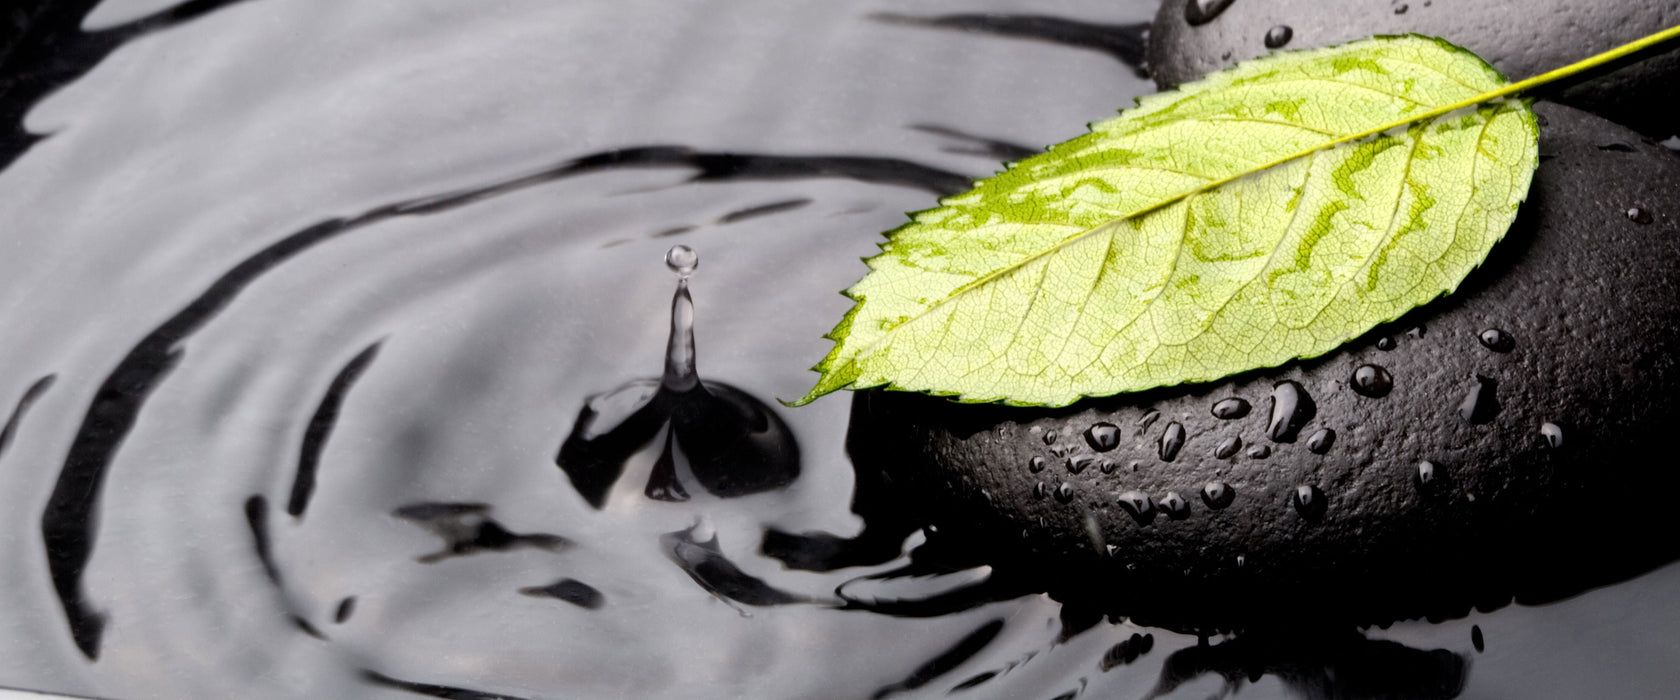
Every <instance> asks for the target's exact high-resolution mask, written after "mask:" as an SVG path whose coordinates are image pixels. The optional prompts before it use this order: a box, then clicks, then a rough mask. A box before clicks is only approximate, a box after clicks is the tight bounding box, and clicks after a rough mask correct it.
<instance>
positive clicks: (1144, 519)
mask: <svg viewBox="0 0 1680 700" xmlns="http://www.w3.org/2000/svg"><path fill="white" fill-rule="evenodd" d="M1115 502H1117V503H1119V504H1120V507H1121V508H1122V509H1124V510H1125V511H1126V512H1127V513H1130V514H1131V516H1132V519H1133V520H1136V521H1138V523H1140V524H1143V525H1148V524H1149V523H1150V522H1152V521H1154V520H1155V502H1154V501H1151V500H1149V494H1147V493H1144V492H1142V491H1127V492H1125V493H1122V494H1120V498H1118V499H1117V500H1116V501H1115Z"/></svg>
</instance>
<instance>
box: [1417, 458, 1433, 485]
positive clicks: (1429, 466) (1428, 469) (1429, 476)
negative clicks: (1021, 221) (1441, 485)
mask: <svg viewBox="0 0 1680 700" xmlns="http://www.w3.org/2000/svg"><path fill="white" fill-rule="evenodd" d="M1417 480H1418V485H1419V486H1428V485H1430V484H1432V483H1435V463H1434V462H1430V461H1423V462H1418V466H1417Z"/></svg>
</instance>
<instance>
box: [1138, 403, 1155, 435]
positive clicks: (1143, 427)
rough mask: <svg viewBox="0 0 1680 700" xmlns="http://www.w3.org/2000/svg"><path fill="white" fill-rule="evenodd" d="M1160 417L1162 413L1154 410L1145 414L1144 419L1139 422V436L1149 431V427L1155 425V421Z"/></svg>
mask: <svg viewBox="0 0 1680 700" xmlns="http://www.w3.org/2000/svg"><path fill="white" fill-rule="evenodd" d="M1160 417H1161V412H1160V411H1157V410H1155V409H1153V408H1151V409H1149V410H1148V411H1146V412H1144V414H1143V417H1141V418H1139V419H1138V420H1137V428H1138V431H1137V434H1139V435H1142V434H1143V433H1144V432H1145V431H1147V430H1149V426H1151V425H1154V424H1155V421H1156V420H1157V419H1159V418H1160Z"/></svg>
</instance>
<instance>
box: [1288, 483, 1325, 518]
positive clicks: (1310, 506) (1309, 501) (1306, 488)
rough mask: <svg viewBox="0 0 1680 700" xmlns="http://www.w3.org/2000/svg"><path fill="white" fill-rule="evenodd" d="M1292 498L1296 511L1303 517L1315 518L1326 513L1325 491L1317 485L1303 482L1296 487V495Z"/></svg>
mask: <svg viewBox="0 0 1680 700" xmlns="http://www.w3.org/2000/svg"><path fill="white" fill-rule="evenodd" d="M1290 500H1291V501H1292V502H1293V503H1294V504H1295V512H1297V513H1300V514H1301V517H1303V518H1306V519H1308V520H1313V519H1317V518H1318V517H1319V516H1321V515H1323V514H1324V507H1325V503H1324V492H1323V491H1320V490H1318V487H1317V486H1312V485H1305V484H1303V485H1301V486H1297V487H1295V495H1294V497H1292V498H1291V499H1290Z"/></svg>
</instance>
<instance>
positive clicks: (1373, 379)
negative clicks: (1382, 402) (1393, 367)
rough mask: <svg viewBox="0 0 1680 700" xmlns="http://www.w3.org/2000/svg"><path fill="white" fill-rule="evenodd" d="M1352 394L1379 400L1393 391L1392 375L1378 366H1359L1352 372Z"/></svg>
mask: <svg viewBox="0 0 1680 700" xmlns="http://www.w3.org/2000/svg"><path fill="white" fill-rule="evenodd" d="M1352 386H1353V393H1356V394H1359V395H1360V396H1367V397H1370V398H1373V399H1380V398H1382V397H1384V396H1388V392H1390V391H1393V390H1394V375H1392V374H1389V373H1388V370H1387V369H1385V368H1383V367H1381V366H1378V365H1360V366H1359V367H1357V368H1355V369H1354V370H1353V380H1352Z"/></svg>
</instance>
